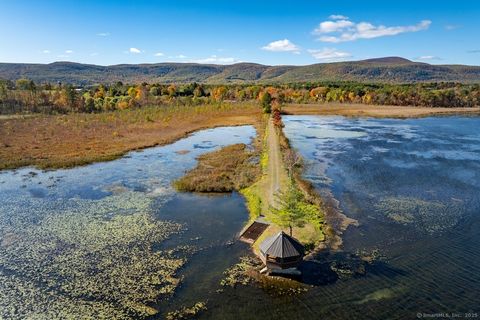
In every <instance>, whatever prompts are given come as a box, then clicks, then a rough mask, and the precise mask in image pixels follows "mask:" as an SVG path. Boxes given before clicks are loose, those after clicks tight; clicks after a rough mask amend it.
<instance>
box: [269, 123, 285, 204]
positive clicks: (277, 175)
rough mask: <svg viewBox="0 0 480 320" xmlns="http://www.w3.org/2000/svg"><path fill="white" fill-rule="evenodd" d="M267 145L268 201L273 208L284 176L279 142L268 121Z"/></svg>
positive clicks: (271, 124) (272, 126)
mask: <svg viewBox="0 0 480 320" xmlns="http://www.w3.org/2000/svg"><path fill="white" fill-rule="evenodd" d="M267 143H268V178H269V184H268V201H269V204H270V205H271V206H275V194H277V193H278V192H279V191H280V186H281V181H282V178H283V177H282V175H285V172H284V171H285V170H284V168H283V162H282V154H281V151H280V141H279V138H278V135H277V133H276V131H275V126H274V125H273V122H272V121H271V120H269V122H268V129H267Z"/></svg>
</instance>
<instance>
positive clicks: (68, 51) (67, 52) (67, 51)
mask: <svg viewBox="0 0 480 320" xmlns="http://www.w3.org/2000/svg"><path fill="white" fill-rule="evenodd" d="M65 53H66V54H72V53H73V50H65Z"/></svg>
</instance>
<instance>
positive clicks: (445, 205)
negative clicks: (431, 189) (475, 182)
mask: <svg viewBox="0 0 480 320" xmlns="http://www.w3.org/2000/svg"><path fill="white" fill-rule="evenodd" d="M375 209H376V210H377V211H378V212H380V213H382V214H384V215H385V216H386V217H388V218H390V219H392V220H393V221H395V222H397V223H401V224H411V225H414V226H415V227H416V228H417V229H418V230H422V231H425V232H427V233H430V234H433V233H435V232H441V231H444V230H448V229H450V228H452V227H453V226H455V225H456V224H457V223H458V221H459V220H460V219H461V217H462V215H463V214H464V212H465V205H464V203H463V201H450V202H441V201H438V200H432V201H427V200H422V199H418V198H413V197H387V198H384V199H382V200H380V201H379V202H378V203H377V204H376V205H375Z"/></svg>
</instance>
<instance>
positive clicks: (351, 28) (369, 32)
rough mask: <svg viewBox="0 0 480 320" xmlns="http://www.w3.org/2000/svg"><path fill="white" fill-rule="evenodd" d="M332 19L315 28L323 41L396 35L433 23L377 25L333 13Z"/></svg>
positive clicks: (333, 41) (314, 32) (315, 32)
mask: <svg viewBox="0 0 480 320" xmlns="http://www.w3.org/2000/svg"><path fill="white" fill-rule="evenodd" d="M330 19H331V20H328V21H323V22H321V23H320V24H319V25H318V27H317V28H315V30H313V34H314V35H316V36H318V40H320V41H322V42H330V43H339V42H347V41H355V40H358V39H373V38H379V37H386V36H394V35H397V34H401V33H407V32H418V31H422V30H427V29H428V28H429V27H430V25H431V24H432V22H431V21H430V20H422V21H420V22H419V23H417V24H415V25H410V26H393V27H387V26H384V25H377V26H376V25H374V24H372V23H370V22H360V23H356V22H353V21H351V20H350V19H348V17H345V16H341V15H332V16H330Z"/></svg>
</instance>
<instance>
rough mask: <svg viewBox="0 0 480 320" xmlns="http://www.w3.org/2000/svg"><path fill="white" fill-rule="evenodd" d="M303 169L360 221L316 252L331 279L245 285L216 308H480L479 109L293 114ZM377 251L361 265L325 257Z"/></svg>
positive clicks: (292, 313)
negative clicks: (295, 290)
mask: <svg viewBox="0 0 480 320" xmlns="http://www.w3.org/2000/svg"><path fill="white" fill-rule="evenodd" d="M284 122H285V133H286V135H287V136H288V138H289V139H290V140H291V142H292V145H293V147H294V148H295V149H297V150H298V151H299V152H300V153H301V154H302V156H303V157H304V159H305V161H306V164H307V167H306V168H307V169H306V172H305V177H306V178H307V179H309V180H310V181H312V182H313V183H314V185H315V187H316V188H317V190H319V191H320V192H321V193H322V194H324V195H331V194H333V196H334V197H335V198H336V199H337V200H338V201H339V206H340V208H339V209H341V210H342V211H343V212H344V213H345V214H346V215H347V216H348V217H351V218H353V219H356V220H357V221H358V222H359V226H358V227H354V226H351V227H349V229H347V231H346V232H345V234H344V245H343V250H342V251H341V252H338V253H329V252H324V253H321V254H319V256H318V257H316V260H317V267H319V269H323V270H322V271H319V278H323V279H327V278H328V277H329V279H328V280H326V281H324V282H325V283H324V284H322V285H319V286H316V287H314V288H313V289H311V290H310V291H309V292H308V293H306V294H303V295H300V296H297V297H286V298H279V297H273V296H270V295H268V294H266V293H265V292H263V291H261V289H255V288H251V287H248V288H245V287H239V288H236V289H232V290H228V291H226V292H224V293H223V295H222V298H221V299H217V300H214V301H212V302H211V307H210V310H209V311H207V313H206V314H204V318H209V319H215V318H224V319H256V318H261V319H317V318H324V319H412V318H417V314H418V313H422V315H423V314H433V313H459V314H460V315H461V316H464V313H467V312H476V313H477V314H478V316H480V307H479V305H480V303H479V302H480V232H479V230H480V118H466V117H444V118H443V117H442V118H424V119H411V120H393V119H385V120H377V119H359V118H343V117H320V116H287V117H284ZM374 250H375V251H376V252H378V253H379V255H380V259H378V260H377V262H374V263H373V264H371V265H366V275H364V276H363V275H357V276H354V277H345V278H335V277H334V276H333V277H332V276H331V274H330V273H329V271H328V270H329V268H330V266H332V265H334V264H335V263H338V262H344V261H347V262H348V263H350V264H353V265H354V263H355V262H358V260H359V259H358V256H359V255H361V254H363V253H370V252H372V251H374Z"/></svg>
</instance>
